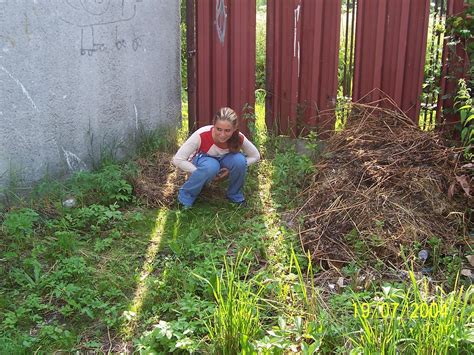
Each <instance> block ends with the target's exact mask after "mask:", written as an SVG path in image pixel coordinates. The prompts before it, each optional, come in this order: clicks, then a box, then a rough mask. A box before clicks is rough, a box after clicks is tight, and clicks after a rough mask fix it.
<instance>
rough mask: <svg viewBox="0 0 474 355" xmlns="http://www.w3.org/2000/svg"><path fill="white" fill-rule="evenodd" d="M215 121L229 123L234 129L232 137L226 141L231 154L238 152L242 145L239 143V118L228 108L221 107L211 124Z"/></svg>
mask: <svg viewBox="0 0 474 355" xmlns="http://www.w3.org/2000/svg"><path fill="white" fill-rule="evenodd" d="M217 121H227V122H230V124H231V125H232V127H234V128H236V130H235V131H234V133H233V134H232V136H231V137H230V138H229V140H228V141H227V144H228V146H229V150H230V151H231V152H234V153H235V152H239V151H240V148H242V143H241V142H240V131H239V116H237V113H235V111H234V110H232V109H231V108H230V107H221V108H220V109H219V111H217V113H216V115H215V116H214V121H213V123H214V124H215V123H216V122H217Z"/></svg>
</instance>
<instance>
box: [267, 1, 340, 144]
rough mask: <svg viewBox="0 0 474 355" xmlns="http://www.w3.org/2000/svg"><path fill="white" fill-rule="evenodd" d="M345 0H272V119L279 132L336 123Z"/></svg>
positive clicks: (271, 124) (269, 29)
mask: <svg viewBox="0 0 474 355" xmlns="http://www.w3.org/2000/svg"><path fill="white" fill-rule="evenodd" d="M340 19H341V1H340V0H285V1H278V0H268V2H267V63H266V64H267V86H266V87H267V91H268V93H267V105H266V107H267V110H266V116H267V117H266V121H267V126H268V127H270V128H275V126H276V128H277V129H278V133H281V134H288V135H292V136H295V135H298V134H299V133H301V132H302V131H304V128H305V127H306V126H311V127H316V128H318V131H319V132H321V131H323V130H325V129H331V128H332V127H333V123H334V115H333V113H331V114H330V115H329V114H325V113H324V112H322V111H324V110H326V109H328V108H331V109H332V108H334V106H335V102H336V93H337V64H338V51H339V33H340Z"/></svg>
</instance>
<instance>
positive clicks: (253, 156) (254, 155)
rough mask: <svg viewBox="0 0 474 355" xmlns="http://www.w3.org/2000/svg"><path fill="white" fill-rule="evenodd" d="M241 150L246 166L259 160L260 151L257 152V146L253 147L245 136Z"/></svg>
mask: <svg viewBox="0 0 474 355" xmlns="http://www.w3.org/2000/svg"><path fill="white" fill-rule="evenodd" d="M242 152H243V153H244V155H245V156H246V157H247V166H248V165H252V164H255V163H256V162H258V161H259V160H260V153H259V152H258V149H257V147H255V146H254V145H253V143H252V142H251V141H249V140H248V139H247V137H245V136H244V141H243V143H242Z"/></svg>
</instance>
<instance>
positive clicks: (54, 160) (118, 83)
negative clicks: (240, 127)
mask: <svg viewBox="0 0 474 355" xmlns="http://www.w3.org/2000/svg"><path fill="white" fill-rule="evenodd" d="M179 16H180V15H179V1H178V0H0V187H1V186H6V185H7V184H8V181H9V177H10V176H12V175H19V176H20V177H22V178H24V179H25V181H26V182H32V181H36V180H38V179H40V178H42V177H43V176H44V175H45V174H46V173H48V174H49V175H53V176H55V175H56V176H57V175H59V174H61V173H64V172H75V171H78V170H82V169H88V168H91V166H92V162H93V161H94V159H97V158H98V157H99V156H100V153H101V151H106V150H112V151H113V152H114V153H116V154H118V155H119V156H123V155H125V154H126V152H127V151H130V150H131V149H133V148H132V145H133V144H132V141H133V140H134V139H135V138H137V135H139V132H141V131H142V130H143V128H144V129H146V130H151V129H154V128H157V127H160V126H161V125H176V124H177V123H178V119H179V118H180V110H181V97H180V72H179V69H180V68H179V66H180V60H179V59H180V58H179V55H180V51H179V45H180V44H179V43H180V40H179V36H180V31H179Z"/></svg>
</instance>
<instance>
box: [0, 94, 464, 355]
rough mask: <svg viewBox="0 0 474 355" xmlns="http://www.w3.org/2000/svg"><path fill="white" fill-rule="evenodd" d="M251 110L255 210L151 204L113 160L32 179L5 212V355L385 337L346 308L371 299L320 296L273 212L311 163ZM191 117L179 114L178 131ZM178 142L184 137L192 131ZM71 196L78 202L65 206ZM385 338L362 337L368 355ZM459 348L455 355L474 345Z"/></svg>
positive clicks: (1, 247)
mask: <svg viewBox="0 0 474 355" xmlns="http://www.w3.org/2000/svg"><path fill="white" fill-rule="evenodd" d="M256 112H257V120H256V125H255V132H254V133H255V135H254V140H255V142H257V144H258V146H259V148H260V150H261V152H262V155H263V159H262V161H261V162H260V163H259V164H257V165H256V166H253V167H251V168H250V171H249V176H248V181H247V183H246V186H245V193H246V197H247V200H248V202H249V208H245V209H241V208H238V207H235V206H233V205H231V204H229V203H227V202H226V200H225V199H224V198H223V197H220V196H216V197H215V198H213V199H212V200H211V199H205V198H202V199H200V200H199V201H198V202H197V204H196V207H195V208H192V209H190V210H179V209H175V208H161V209H147V208H145V207H144V206H142V205H141V203H140V201H138V200H137V199H136V198H135V197H134V196H133V194H132V190H131V185H130V183H129V182H128V178H129V177H130V176H133V174H135V173H136V167H134V165H133V164H132V163H129V164H126V165H124V164H122V165H118V164H114V163H110V164H108V165H105V166H103V167H102V168H101V169H99V170H97V171H95V172H90V173H80V174H77V175H75V176H74V177H73V178H72V179H71V180H69V181H67V182H64V183H61V184H52V183H49V184H44V185H40V186H39V187H38V193H37V194H36V199H35V200H34V201H32V202H31V203H28V204H26V205H24V206H18V207H15V208H11V209H10V210H8V211H7V210H4V211H2V212H1V215H0V226H1V228H0V353H2V354H3V353H34V352H39V353H52V352H57V351H66V352H72V351H80V352H86V351H91V352H108V351H112V352H127V351H141V352H144V353H149V352H154V353H171V352H173V353H190V352H198V353H236V352H237V351H241V352H242V353H246V354H251V353H261V354H284V353H288V352H291V351H293V352H300V353H303V354H311V353H313V352H315V351H317V350H319V351H320V352H322V353H335V352H347V351H348V350H347V349H348V348H347V347H348V346H349V349H359V350H360V348H361V347H362V348H363V347H365V346H366V345H365V344H366V343H365V342H368V341H369V340H366V339H367V336H365V335H364V333H363V332H364V329H365V330H366V332H367V334H369V335H370V334H375V332H376V331H378V332H380V331H381V330H380V328H377V327H378V326H377V325H376V324H375V325H374V324H371V325H370V327H372V328H370V327H369V326H364V325H363V323H361V320H360V319H357V318H356V317H354V311H355V309H354V306H353V304H354V302H355V300H359V299H360V302H370V300H372V299H376V298H375V297H379V294H378V293H377V290H376V289H375V288H374V289H369V290H364V291H363V292H357V293H354V292H352V291H351V290H350V289H347V290H343V291H342V292H341V293H340V294H332V296H331V297H329V298H328V297H327V296H328V292H327V288H326V286H325V285H317V284H314V282H312V280H314V276H315V275H316V274H317V273H319V272H320V271H321V270H320V269H319V268H318V266H317V265H312V264H311V261H310V260H309V259H308V257H307V256H306V255H305V254H304V253H303V252H302V251H301V249H300V248H299V245H300V242H299V238H298V234H297V232H296V231H295V230H292V229H289V228H288V227H287V226H286V224H285V222H284V221H283V220H282V218H281V214H280V212H282V211H286V210H287V209H289V208H292V207H296V206H297V205H298V199H297V195H298V193H299V192H300V191H301V189H302V188H304V186H305V185H304V181H306V180H307V179H306V180H305V177H306V176H307V174H308V173H310V172H311V171H313V166H312V163H311V161H310V160H309V159H308V158H305V157H302V156H300V155H298V154H296V152H295V151H294V149H293V147H292V145H291V144H290V143H289V142H288V140H287V139H283V138H281V137H270V136H268V135H267V134H265V132H264V120H263V114H264V112H263V100H262V98H260V99H259V100H258V105H257V108H256ZM186 118H187V115H186V110H185V111H184V114H183V127H186ZM177 136H178V140H179V139H180V140H182V139H184V138H185V136H186V128H183V129H182V130H181V131H180V132H179V133H178V135H177ZM155 138H156V139H155ZM155 138H153V137H150V139H149V140H143V144H144V145H145V147H143V152H146V151H152V150H153V149H156V147H158V146H160V147H170V146H172V145H168V144H163V141H162V140H161V139H162V138H161V137H158V136H157V137H155ZM156 141H158V142H159V144H158V143H157V142H156ZM145 157H146V154H145ZM71 195H72V196H74V198H75V199H76V206H75V207H73V208H66V207H63V206H62V204H61V202H62V201H63V200H64V199H65V198H66V197H70V196H71ZM347 270H349V269H347ZM348 272H349V271H348ZM463 292H464V293H463V295H465V294H468V293H469V294H470V293H472V291H471V290H470V289H469V290H464V291H463ZM455 295H459V291H458V293H457V294H455ZM439 297H445V298H446V299H449V297H451V296H449V294H446V295H440V296H439ZM453 297H454V296H453ZM456 297H458V296H456ZM463 297H464V296H463ZM440 302H441V301H440ZM463 304H464V303H463ZM469 307H470V303H466V305H465V307H464V309H465V314H466V315H469V314H470V313H468V311H469V312H472V309H471V308H469ZM457 309H458V308H457ZM459 309H460V308H459ZM469 317H471V318H469ZM469 317H465V318H461V317H458V318H456V320H455V321H456V322H457V323H456V327H458V328H459V327H461V326H464V327H466V329H472V328H469V327H468V325H469V322H472V316H469ZM361 324H362V325H361ZM424 324H428V325H429V324H431V323H429V320H425V322H424ZM433 326H435V325H433ZM361 329H362V330H361ZM374 329H376V330H374ZM415 329H417V331H418V332H419V333H422V332H424V331H425V330H424V328H423V327H421V326H417V327H415ZM377 334H378V333H377ZM466 334H467V333H455V335H456V337H461V336H463V337H467V336H466ZM349 336H350V337H351V339H352V342H351V343H350V344H348V342H347V339H348V337H349ZM413 337H414V336H413ZM379 338H380V337H376V338H374V337H372V338H370V342H371V343H374V349H375V348H376V347H377V341H378V339H379ZM425 343H426V341H425ZM459 344H461V345H459V349H461V350H462V349H464V348H462V347H464V346H465V345H466V344H469V343H468V342H467V341H465V340H463V342H460V343H459Z"/></svg>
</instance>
